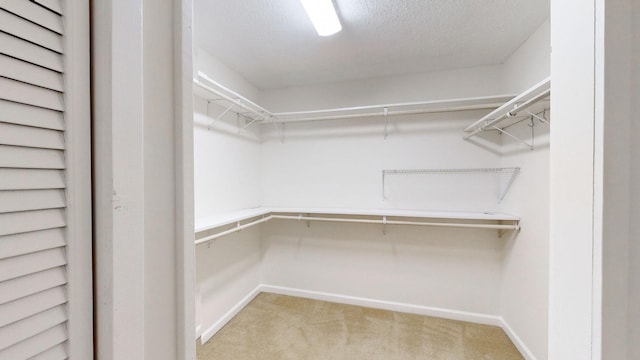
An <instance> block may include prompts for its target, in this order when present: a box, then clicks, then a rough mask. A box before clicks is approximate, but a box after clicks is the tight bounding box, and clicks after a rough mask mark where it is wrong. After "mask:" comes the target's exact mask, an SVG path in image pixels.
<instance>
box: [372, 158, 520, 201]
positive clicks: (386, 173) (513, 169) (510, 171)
mask: <svg viewBox="0 0 640 360" xmlns="http://www.w3.org/2000/svg"><path fill="white" fill-rule="evenodd" d="M473 173H476V174H477V173H495V174H510V175H511V176H510V177H509V180H508V181H507V184H506V185H505V187H504V189H503V190H502V191H501V192H500V195H499V197H498V202H501V201H502V200H504V198H505V196H507V193H508V192H509V189H511V185H513V182H514V181H515V179H516V177H517V176H518V174H519V173H520V168H519V167H505V168H469V169H401V170H382V201H385V200H386V199H387V197H386V195H385V188H386V177H387V176H389V175H437V174H473Z"/></svg>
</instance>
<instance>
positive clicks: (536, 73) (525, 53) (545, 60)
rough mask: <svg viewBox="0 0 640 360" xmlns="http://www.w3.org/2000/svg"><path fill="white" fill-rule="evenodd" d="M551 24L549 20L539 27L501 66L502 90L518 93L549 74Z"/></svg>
mask: <svg viewBox="0 0 640 360" xmlns="http://www.w3.org/2000/svg"><path fill="white" fill-rule="evenodd" d="M550 39H551V24H550V23H549V20H547V21H545V22H544V23H542V25H540V27H539V28H538V30H536V31H535V32H534V33H533V34H531V36H529V38H528V39H527V41H526V42H525V43H524V44H522V46H520V47H519V48H518V49H517V50H516V51H515V52H514V53H513V54H511V56H509V58H508V59H507V61H505V63H504V64H503V66H502V78H503V84H504V88H505V89H506V90H507V91H510V92H514V93H516V94H517V93H520V92H522V91H524V90H526V89H527V88H529V87H531V86H533V85H534V84H536V83H538V82H540V81H541V80H542V79H544V78H546V77H547V76H549V74H550V73H551V63H550V61H549V57H550V54H551V43H550Z"/></svg>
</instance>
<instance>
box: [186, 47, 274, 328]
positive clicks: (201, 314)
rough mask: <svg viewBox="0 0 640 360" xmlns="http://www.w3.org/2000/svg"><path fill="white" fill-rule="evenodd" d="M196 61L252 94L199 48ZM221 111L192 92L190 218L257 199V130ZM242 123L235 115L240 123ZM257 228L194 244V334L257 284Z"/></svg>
mask: <svg viewBox="0 0 640 360" xmlns="http://www.w3.org/2000/svg"><path fill="white" fill-rule="evenodd" d="M197 64H198V65H197V70H202V71H204V72H205V73H207V75H209V76H210V77H212V78H214V79H216V80H217V81H220V82H222V83H223V84H225V86H230V87H231V88H232V89H234V90H235V89H241V90H243V91H246V92H245V93H243V94H248V96H252V95H253V96H254V95H255V91H256V90H255V88H253V87H252V86H251V85H250V84H248V83H247V82H246V81H245V80H244V79H243V78H242V77H241V76H240V75H238V74H236V73H234V72H233V71H232V70H230V69H229V68H227V67H226V66H224V65H223V64H221V63H220V62H219V61H217V60H216V59H215V58H214V57H213V56H211V55H209V54H207V53H206V52H204V51H202V50H201V51H199V55H198V62H197ZM224 110H225V109H224V107H222V106H220V104H216V103H215V102H211V103H207V101H206V100H205V99H203V98H201V97H199V96H195V97H194V111H195V113H194V130H193V132H194V167H195V171H194V193H195V218H196V223H201V222H203V221H204V222H206V219H207V218H208V217H211V216H215V215H217V214H221V213H225V212H229V211H233V210H238V209H247V208H253V207H257V206H260V204H261V195H262V193H261V186H260V183H261V181H262V179H261V172H260V170H261V161H260V160H261V157H260V151H261V150H260V140H259V129H258V128H256V127H250V128H248V129H244V130H242V131H238V124H237V119H236V116H235V115H233V114H230V113H229V114H227V115H226V116H224V117H223V118H222V119H218V117H219V114H222V112H223V111H224ZM243 124H244V122H243V121H242V120H241V123H240V125H241V126H242V125H243ZM258 230H259V229H258V228H255V229H249V230H248V231H243V232H240V233H236V234H231V235H229V236H225V237H223V238H220V239H217V240H215V241H214V242H212V243H209V244H203V245H199V246H197V247H196V295H195V296H196V329H197V331H196V336H200V335H201V334H202V333H203V332H206V331H207V330H208V329H210V328H211V327H212V326H214V325H215V324H216V322H217V321H218V320H219V319H220V318H221V317H222V316H223V315H224V314H225V313H226V312H227V311H228V310H229V309H230V308H231V307H232V306H233V305H235V304H236V303H238V302H239V301H240V300H241V299H242V298H243V297H245V296H246V295H247V294H248V293H249V292H251V290H253V289H254V288H255V287H256V286H257V285H258V284H259V280H260V279H259V272H258V271H259V268H260V266H259V265H260V256H259V255H260V236H259V232H258ZM206 234H207V233H206V232H205V233H201V234H197V236H198V237H202V236H206ZM205 335H206V334H205Z"/></svg>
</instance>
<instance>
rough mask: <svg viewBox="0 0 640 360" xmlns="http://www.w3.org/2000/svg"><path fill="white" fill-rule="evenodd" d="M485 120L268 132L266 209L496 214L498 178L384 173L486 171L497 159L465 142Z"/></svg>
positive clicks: (452, 118) (450, 118) (344, 123)
mask: <svg viewBox="0 0 640 360" xmlns="http://www.w3.org/2000/svg"><path fill="white" fill-rule="evenodd" d="M483 114H484V112H480V111H474V112H458V113H447V114H429V115H418V116H404V117H402V119H398V118H394V117H391V118H390V119H389V134H388V138H387V139H386V140H385V139H384V125H383V119H381V118H374V119H356V120H340V121H325V122H304V123H289V124H286V128H285V133H284V143H282V133H281V128H280V127H271V126H264V127H263V139H264V142H263V144H262V169H263V170H262V190H263V200H262V202H263V204H264V205H266V206H275V207H288V206H293V207H334V208H335V207H338V208H340V207H343V208H374V209H376V208H399V209H423V210H450V211H456V210H457V211H496V210H497V209H498V202H497V198H498V193H499V190H500V189H499V186H498V185H499V184H500V178H499V177H498V176H496V175H484V174H479V175H478V174H476V175H473V174H464V175H460V174H458V175H405V176H388V177H386V181H385V184H386V186H385V189H384V192H385V197H386V199H384V200H383V198H382V196H383V194H382V191H383V189H382V170H391V169H441V168H454V169H455V168H484V167H496V166H498V165H499V156H498V155H497V154H494V153H491V152H487V151H484V150H482V149H480V148H478V147H477V146H475V145H474V144H472V143H470V142H466V141H464V140H463V139H462V129H464V127H465V126H466V125H468V124H470V123H471V122H473V121H474V120H475V119H478V118H480V117H481V116H482V115H483Z"/></svg>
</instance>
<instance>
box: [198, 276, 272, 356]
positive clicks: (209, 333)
mask: <svg viewBox="0 0 640 360" xmlns="http://www.w3.org/2000/svg"><path fill="white" fill-rule="evenodd" d="M261 287H262V285H258V286H256V288H255V289H253V290H252V291H251V292H250V293H249V294H247V296H245V297H243V298H242V300H240V301H239V302H238V303H237V304H235V305H234V306H233V307H232V308H231V310H229V311H227V312H226V313H225V314H224V315H222V317H221V318H220V319H218V321H216V322H215V323H214V324H213V325H211V326H210V327H209V328H207V329H206V330H205V331H204V332H203V333H202V335H200V343H201V344H204V343H206V342H207V341H209V339H211V337H213V335H215V334H216V333H217V332H218V331H220V329H222V328H223V327H224V326H225V325H226V324H227V323H228V322H229V321H231V319H233V317H234V316H236V315H237V314H238V313H239V312H240V311H241V310H242V309H244V307H245V306H247V305H248V304H249V303H250V302H251V300H253V298H255V297H256V296H258V294H260V292H261V291H262V290H261Z"/></svg>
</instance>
